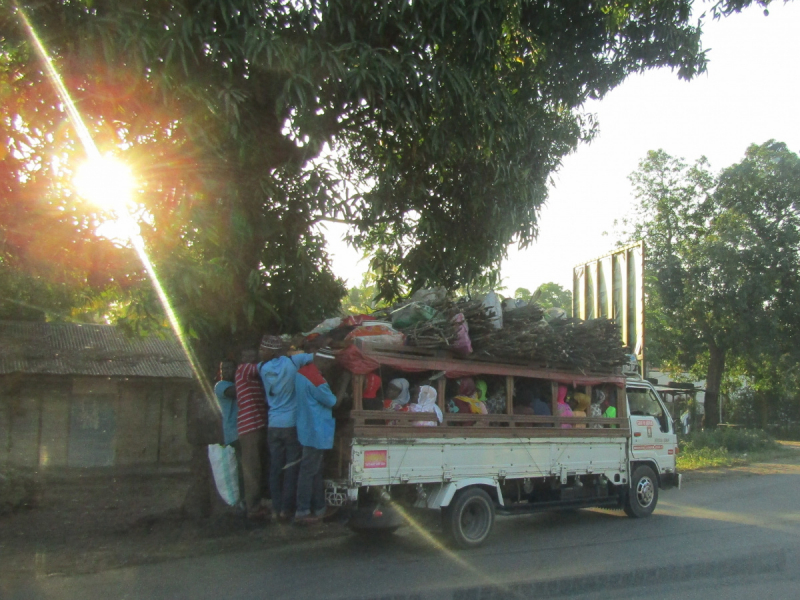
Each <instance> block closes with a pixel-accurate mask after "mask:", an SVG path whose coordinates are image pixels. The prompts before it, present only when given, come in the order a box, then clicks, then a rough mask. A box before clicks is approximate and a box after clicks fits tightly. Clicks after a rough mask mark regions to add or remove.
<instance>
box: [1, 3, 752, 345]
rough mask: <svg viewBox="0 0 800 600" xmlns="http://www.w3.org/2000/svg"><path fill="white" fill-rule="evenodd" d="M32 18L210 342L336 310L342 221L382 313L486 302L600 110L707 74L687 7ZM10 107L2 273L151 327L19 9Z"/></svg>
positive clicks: (29, 7) (5, 93)
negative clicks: (411, 302) (107, 234)
mask: <svg viewBox="0 0 800 600" xmlns="http://www.w3.org/2000/svg"><path fill="white" fill-rule="evenodd" d="M747 4H749V2H741V1H739V0H737V2H736V3H732V2H722V3H718V4H717V5H716V9H717V10H718V11H720V12H725V11H728V10H738V9H740V8H742V7H743V6H746V5H747ZM19 5H20V7H21V10H23V11H25V13H26V14H27V15H28V17H29V18H30V20H31V22H32V23H33V24H34V26H35V29H36V31H37V33H38V35H39V37H40V38H41V39H42V41H43V43H44V45H45V47H46V48H47V49H48V51H49V52H50V53H51V55H52V56H53V58H54V60H55V64H56V67H57V69H58V70H59V72H60V73H61V74H62V76H63V78H64V81H65V83H66V86H67V88H68V89H69V91H70V93H71V94H72V95H73V97H74V98H75V100H76V103H77V105H78V107H79V110H80V112H81V114H82V115H83V116H84V118H85V120H86V122H87V124H88V127H89V128H90V131H91V133H92V134H93V136H94V137H95V139H96V140H97V143H98V145H99V147H100V149H101V151H102V152H110V153H112V154H116V155H118V156H119V157H121V158H122V159H123V160H125V161H126V162H127V163H128V164H130V165H132V167H133V169H134V172H135V174H136V175H137V177H138V179H139V181H140V190H139V194H138V197H137V200H138V202H139V207H140V208H139V216H140V217H141V219H142V221H141V222H142V229H143V232H142V234H143V237H144V239H145V241H146V245H147V247H148V248H149V250H150V252H151V254H152V258H153V261H154V263H155V265H156V269H157V271H158V273H159V276H160V278H161V279H162V282H163V283H164V285H165V287H166V289H167V292H168V295H169V296H170V298H171V299H172V301H173V303H174V307H175V309H176V311H177V313H178V315H179V316H180V318H181V320H182V321H183V322H184V324H185V325H186V327H187V328H189V329H192V330H194V331H196V332H197V335H199V336H200V337H202V338H204V339H207V340H211V339H216V338H218V337H219V336H220V335H222V334H223V333H224V332H226V331H227V332H230V331H231V330H248V331H257V330H263V329H265V328H272V329H280V330H287V331H288V330H297V329H302V328H304V327H307V326H308V325H309V324H310V323H312V322H313V321H315V320H317V319H319V318H320V317H321V316H324V314H325V313H331V312H335V309H336V307H337V306H338V303H339V299H340V297H341V296H342V295H343V294H344V289H343V286H342V285H341V282H339V281H337V280H336V278H335V277H334V276H333V275H332V273H331V271H330V265H329V261H328V258H327V255H326V254H325V251H324V240H323V238H322V236H321V235H320V234H319V232H318V229H317V224H318V223H319V222H320V221H323V220H326V219H337V220H343V221H346V222H349V223H352V224H354V226H355V231H356V233H355V234H354V235H353V237H352V242H353V243H354V244H356V245H357V246H358V247H359V248H361V249H362V250H364V251H365V252H367V253H369V254H370V255H371V256H372V265H371V267H372V270H373V271H374V272H376V273H377V274H378V275H379V277H378V280H377V282H376V285H377V287H378V290H379V292H380V295H381V296H382V297H383V298H385V299H391V298H393V297H395V296H397V295H399V294H401V293H402V292H403V290H404V289H408V290H410V291H413V290H414V289H417V288H420V287H423V286H432V285H444V286H446V287H448V288H449V289H455V288H457V287H460V286H464V285H469V284H470V283H472V282H474V281H476V280H478V279H480V277H481V276H485V275H486V274H487V273H491V272H492V270H496V269H497V267H498V266H499V263H500V261H501V260H502V258H503V257H504V255H505V252H506V247H507V246H508V244H509V243H510V242H512V241H517V242H519V243H520V244H522V245H523V246H524V245H525V244H527V243H529V242H530V241H531V240H533V239H534V237H535V236H536V233H537V215H538V210H539V208H540V207H541V205H542V203H543V202H544V201H545V199H546V195H547V190H546V185H547V182H548V178H549V176H550V175H551V174H552V173H553V171H554V170H555V169H557V168H558V166H559V165H560V163H561V160H562V159H563V157H564V156H565V155H566V154H568V153H569V152H571V151H573V150H574V149H575V148H576V146H577V145H578V143H580V142H581V141H587V140H590V139H591V137H592V135H593V134H594V132H595V124H594V122H593V119H592V117H591V116H590V115H586V114H583V113H582V112H581V107H582V105H583V103H584V102H585V101H586V100H587V99H588V98H600V97H602V96H603V95H605V94H606V93H607V92H608V91H609V90H611V89H613V88H614V87H615V86H617V85H619V84H620V83H621V82H622V81H623V80H624V79H625V78H626V77H627V76H628V75H629V74H631V73H635V72H639V71H643V70H645V69H648V68H653V67H669V68H672V69H674V70H676V71H677V72H678V75H679V76H681V77H684V78H691V77H693V76H695V75H696V74H698V73H701V72H703V71H704V70H705V68H706V57H705V54H704V52H703V51H702V48H701V43H700V34H701V29H700V24H699V23H697V22H693V20H692V16H691V2H690V0H657V1H653V0H634V1H625V2H622V1H618V0H605V1H601V2H595V1H589V0H577V1H574V2H563V3H561V2H547V1H544V0H530V1H528V0H501V1H499V2H494V3H487V2H483V1H482V0H453V1H446V0H430V1H427V2H407V1H406V0H386V1H383V2H380V3H366V2H363V1H361V0H359V1H354V0H328V1H313V0H307V1H299V2H298V1H284V2H280V1H274V2H269V1H252V0H226V1H225V2H220V1H219V0H182V1H178V0H175V1H169V0H164V1H155V2H154V1H152V0H131V1H128V2H113V1H111V0H91V1H90V0H53V1H51V2H44V3H42V2H20V3H19ZM0 97H2V100H3V102H2V105H1V107H0V142H2V154H0V159H1V160H0V185H1V186H2V194H0V197H2V200H0V213H1V214H0V217H2V218H0V223H2V225H0V228H2V238H0V244H2V249H1V250H0V260H2V261H3V262H2V267H3V269H4V270H10V271H13V272H17V273H22V274H23V275H24V276H26V277H33V278H35V279H40V280H41V281H44V282H49V281H51V278H52V277H54V276H55V278H56V280H58V279H59V278H61V279H65V280H66V285H69V286H72V287H74V288H79V289H87V290H90V291H91V292H92V293H94V294H98V295H102V294H106V295H107V296H106V297H108V298H109V299H112V298H115V299H114V300H110V305H111V306H112V307H113V309H114V311H115V315H116V316H117V317H119V318H121V319H124V320H127V322H129V323H132V324H134V325H144V324H146V323H147V322H149V321H150V320H152V319H154V318H155V319H156V320H157V319H158V318H159V315H160V314H161V313H160V311H159V309H158V306H157V304H156V303H155V301H154V296H153V294H152V292H151V291H150V289H149V287H148V286H147V285H146V283H145V278H144V274H143V272H142V269H141V268H140V267H139V266H138V264H137V262H136V260H135V258H134V257H133V256H132V254H131V253H130V251H129V250H126V249H125V248H119V247H115V246H114V245H113V244H110V243H107V242H106V241H103V240H97V239H94V237H93V231H94V229H95V228H96V226H97V224H98V223H99V222H100V221H102V219H103V218H105V217H104V216H103V215H102V214H99V211H98V210H97V209H93V208H91V207H89V206H86V205H85V204H83V203H82V202H80V201H79V199H78V198H76V197H75V196H74V194H73V193H72V192H71V190H70V185H69V180H70V178H71V175H72V173H73V172H74V169H75V166H76V163H77V161H78V160H80V158H82V155H83V151H82V149H81V148H80V147H79V145H78V143H77V140H76V138H75V135H74V133H73V130H72V129H71V128H70V127H69V126H68V124H67V121H66V115H65V113H64V110H63V105H62V103H61V101H60V100H59V99H58V98H57V97H56V96H55V94H54V92H53V88H52V86H51V84H50V82H48V81H47V80H46V78H45V77H44V75H43V74H42V70H41V63H40V62H39V61H38V59H37V58H36V57H35V55H34V54H33V51H32V48H31V45H30V42H29V39H28V37H27V33H26V32H25V30H24V28H23V27H22V25H21V20H20V18H19V14H18V13H17V9H15V8H14V7H13V6H12V5H10V4H5V5H4V6H3V7H2V8H0ZM45 248H51V249H52V248H79V249H80V252H69V253H66V252H64V253H59V252H54V251H51V252H46V251H44V249H45ZM48 261H50V262H49V263H48ZM54 271H55V272H56V275H54V274H53V272H54ZM404 286H407V287H404ZM115 295H116V296H115Z"/></svg>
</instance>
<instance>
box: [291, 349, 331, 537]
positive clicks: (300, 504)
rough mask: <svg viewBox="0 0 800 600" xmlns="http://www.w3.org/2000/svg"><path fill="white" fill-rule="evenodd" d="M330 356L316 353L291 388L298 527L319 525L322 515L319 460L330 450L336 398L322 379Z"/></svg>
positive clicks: (322, 503) (320, 467)
mask: <svg viewBox="0 0 800 600" xmlns="http://www.w3.org/2000/svg"><path fill="white" fill-rule="evenodd" d="M332 358H333V357H332V356H327V355H325V354H321V353H317V354H316V355H315V356H314V362H313V363H311V364H309V365H306V366H304V367H302V368H301V369H299V370H298V371H297V375H296V377H295V384H294V392H295V397H296V399H297V437H298V439H299V440H300V443H301V444H302V446H303V457H302V459H301V461H300V474H299V476H298V479H297V512H296V513H295V516H294V522H295V523H296V524H298V525H313V524H316V523H319V522H320V521H321V520H322V517H323V516H324V515H325V489H324V483H323V481H322V458H323V455H324V454H325V450H330V449H331V448H333V433H334V430H335V427H336V422H335V421H334V419H333V415H332V411H331V409H332V408H333V407H334V406H335V405H336V396H335V395H334V394H333V392H332V391H331V388H330V386H329V385H328V382H327V381H326V380H325V377H323V375H322V372H321V371H320V367H322V369H326V368H327V367H328V366H329V365H330V361H331V360H332Z"/></svg>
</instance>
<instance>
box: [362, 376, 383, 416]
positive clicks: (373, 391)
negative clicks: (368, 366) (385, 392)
mask: <svg viewBox="0 0 800 600" xmlns="http://www.w3.org/2000/svg"><path fill="white" fill-rule="evenodd" d="M380 391H381V378H380V377H379V376H378V375H377V373H369V374H368V375H367V376H366V377H364V391H363V392H362V396H361V398H362V404H363V406H364V410H383V398H382V397H381V394H380Z"/></svg>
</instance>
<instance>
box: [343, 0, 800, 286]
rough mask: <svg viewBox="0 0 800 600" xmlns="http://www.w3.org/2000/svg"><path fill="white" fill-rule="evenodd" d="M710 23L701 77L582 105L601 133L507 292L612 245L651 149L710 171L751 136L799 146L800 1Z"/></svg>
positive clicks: (353, 264)
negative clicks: (634, 178)
mask: <svg viewBox="0 0 800 600" xmlns="http://www.w3.org/2000/svg"><path fill="white" fill-rule="evenodd" d="M769 13H770V14H769V16H764V13H763V10H762V9H760V8H759V7H751V8H750V9H748V10H746V11H745V12H743V13H742V14H739V15H734V16H731V17H728V18H726V19H722V20H720V21H709V22H708V23H707V24H706V26H705V32H704V34H703V45H704V47H705V48H707V49H709V52H708V56H709V59H710V64H709V67H708V72H707V73H706V74H705V75H701V76H700V77H698V78H696V79H694V80H693V81H690V82H686V81H682V80H680V79H678V77H677V75H676V74H673V73H672V72H671V71H669V70H658V71H655V70H654V71H649V72H647V73H645V74H644V75H637V76H632V77H630V78H629V79H628V80H627V81H626V82H625V83H624V84H622V85H621V86H620V87H618V88H617V89H615V90H614V91H612V92H611V93H610V94H608V95H607V96H606V97H605V98H604V99H603V100H602V101H600V102H594V103H591V104H589V105H588V106H587V107H586V110H587V111H588V112H593V113H595V114H596V115H597V117H598V120H599V125H600V134H599V135H598V136H597V138H595V140H594V141H593V142H592V143H591V144H588V145H584V146H581V147H580V148H579V149H578V151H577V152H576V153H575V154H572V155H570V156H568V157H567V158H566V159H565V160H564V164H563V166H562V168H561V169H560V171H559V172H558V173H557V174H556V176H555V177H554V180H555V185H554V186H553V187H552V188H551V190H550V198H549V200H548V202H547V205H546V206H545V207H544V208H543V210H542V212H541V218H540V234H539V239H538V240H537V242H536V243H535V244H534V245H533V246H531V247H529V248H528V249H527V250H524V251H520V250H518V249H517V248H515V247H512V248H510V249H509V257H508V260H506V261H504V262H503V266H502V275H503V278H504V281H503V284H504V285H505V287H506V291H505V293H506V294H509V295H510V294H513V291H514V290H515V289H516V288H518V287H525V288H528V289H530V290H531V291H533V290H535V289H536V288H537V287H538V286H539V285H541V284H542V283H545V282H548V281H554V282H556V283H559V284H561V285H562V286H564V287H565V288H567V289H571V287H572V267H574V266H575V265H576V264H578V263H581V262H584V261H586V260H589V259H592V258H596V257H598V256H601V255H603V254H606V253H607V252H609V251H610V250H612V249H613V247H614V243H615V241H616V240H615V239H614V237H613V229H614V220H615V219H621V218H622V217H624V216H625V215H626V213H627V212H629V211H630V207H631V206H632V203H633V197H632V195H631V185H630V182H629V181H628V175H629V174H630V173H631V172H633V171H635V170H636V167H637V165H638V162H639V161H640V160H641V159H642V158H644V156H645V155H646V153H647V151H648V150H656V149H659V148H663V149H664V150H665V151H666V152H668V153H669V154H671V155H673V156H680V157H683V158H685V159H687V160H688V161H690V162H691V161H694V160H695V159H696V158H699V157H700V156H706V157H707V158H708V159H709V161H710V162H711V166H712V168H713V169H714V170H715V171H718V170H721V169H723V168H725V167H727V166H729V165H731V164H733V163H736V162H739V161H740V160H741V159H742V158H743V157H744V152H745V150H746V149H747V147H748V146H749V145H750V144H752V143H758V144H761V143H763V142H766V141H767V140H769V139H773V138H774V139H776V140H778V141H782V142H785V143H786V144H787V145H788V146H789V148H790V149H791V150H792V151H794V152H800V115H798V112H800V101H799V100H800V2H793V3H789V4H786V5H784V4H780V3H777V2H776V3H775V4H774V5H772V6H771V7H770V9H769ZM343 232H344V229H343V228H340V227H337V226H332V225H328V244H329V249H330V251H331V254H332V256H333V269H334V272H335V273H336V274H337V275H338V276H340V277H343V278H345V279H347V280H348V285H351V286H353V285H360V283H361V277H362V273H363V272H364V270H366V267H367V264H366V261H360V262H359V259H360V255H359V254H358V253H357V252H355V251H354V250H353V249H352V248H349V247H347V246H346V245H345V244H344V243H343V242H341V241H340V240H341V236H342V234H343Z"/></svg>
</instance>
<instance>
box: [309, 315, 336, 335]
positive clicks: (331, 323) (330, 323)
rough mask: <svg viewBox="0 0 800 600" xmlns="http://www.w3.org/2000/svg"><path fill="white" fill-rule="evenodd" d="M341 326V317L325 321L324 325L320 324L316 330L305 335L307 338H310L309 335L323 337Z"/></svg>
mask: <svg viewBox="0 0 800 600" xmlns="http://www.w3.org/2000/svg"><path fill="white" fill-rule="evenodd" d="M341 324H342V318H341V317H334V318H332V319H325V320H324V321H323V322H322V323H320V324H319V325H317V326H316V327H314V329H312V330H311V331H309V332H307V333H304V334H303V335H304V336H306V337H308V336H309V335H313V334H315V333H317V334H320V335H322V334H325V333H328V332H329V331H332V330H334V329H336V328H337V327H339V325H341Z"/></svg>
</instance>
